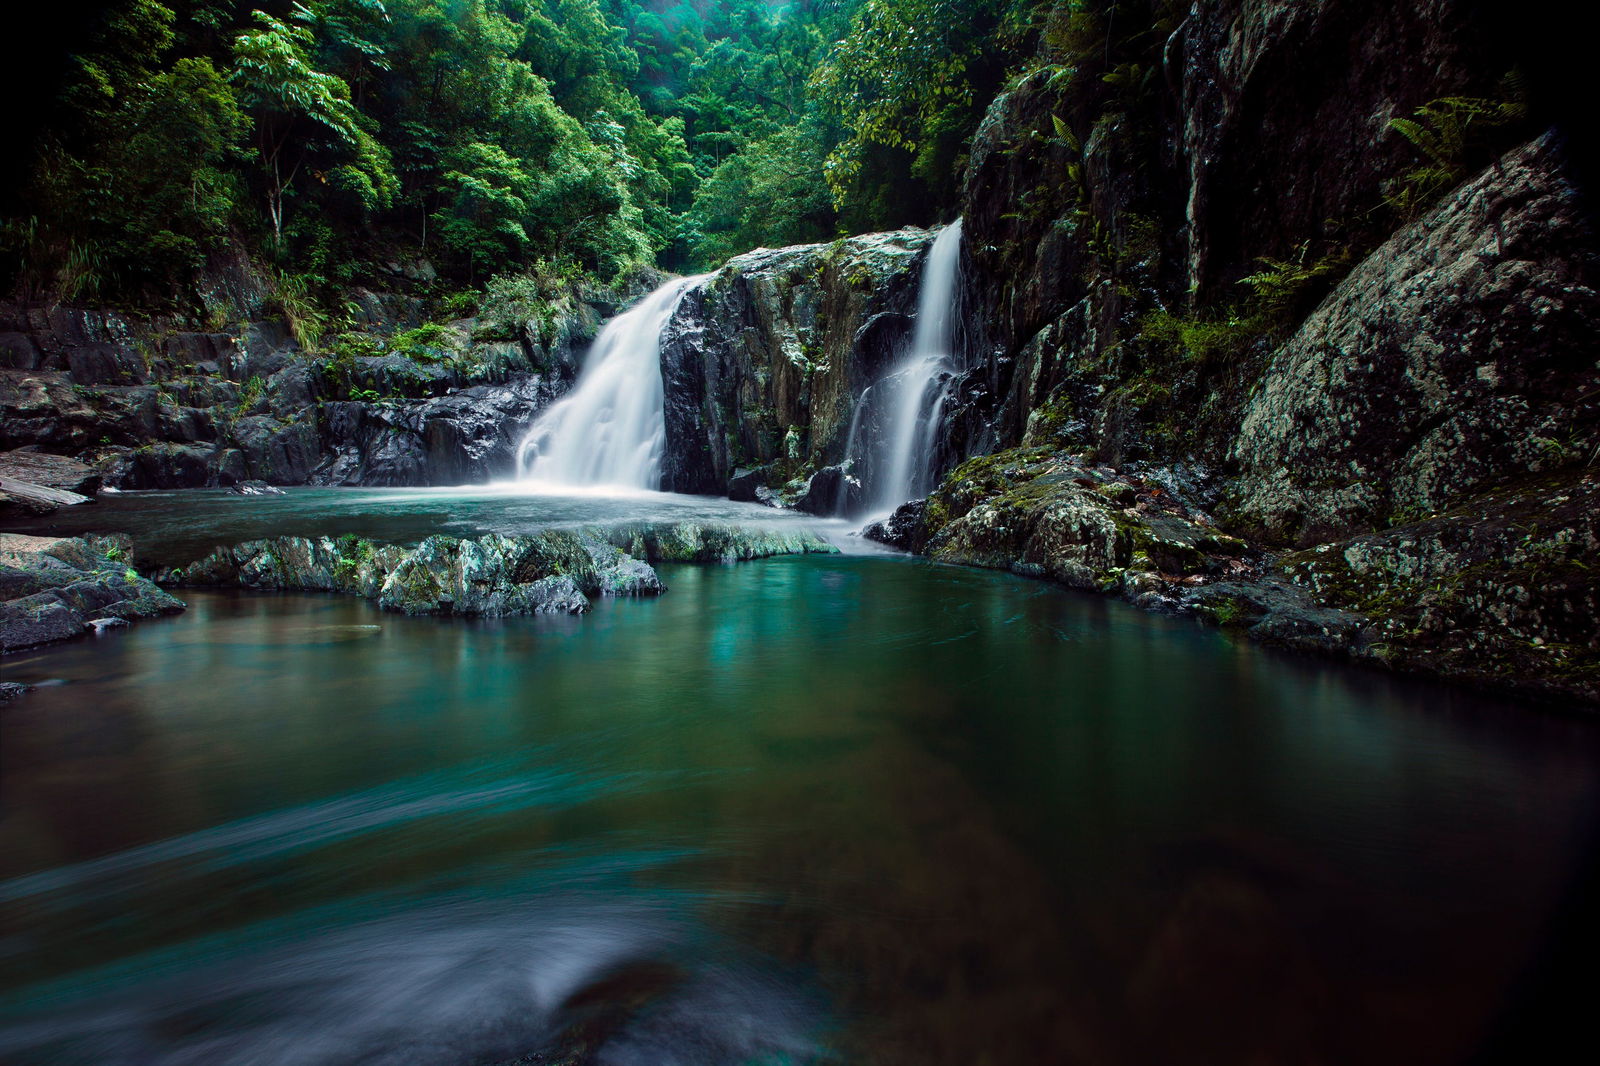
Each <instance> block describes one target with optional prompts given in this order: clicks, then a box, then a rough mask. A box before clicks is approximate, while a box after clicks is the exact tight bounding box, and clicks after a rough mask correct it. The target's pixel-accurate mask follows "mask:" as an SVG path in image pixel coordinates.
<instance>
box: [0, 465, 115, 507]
mask: <svg viewBox="0 0 1600 1066" xmlns="http://www.w3.org/2000/svg"><path fill="white" fill-rule="evenodd" d="M99 489H100V474H99V473H98V472H97V471H96V470H95V469H94V468H93V467H90V466H88V465H87V464H85V463H80V462H78V461H76V460H74V459H68V458H67V457H66V456H64V455H50V454H48V453H46V452H40V451H32V450H24V451H11V452H0V518H13V517H18V518H20V517H23V516H28V515H41V514H49V513H51V512H52V511H55V510H57V509H58V508H61V507H72V506H75V505H77V504H82V503H89V502H91V498H92V497H93V496H94V494H95V493H96V492H97V491H99Z"/></svg>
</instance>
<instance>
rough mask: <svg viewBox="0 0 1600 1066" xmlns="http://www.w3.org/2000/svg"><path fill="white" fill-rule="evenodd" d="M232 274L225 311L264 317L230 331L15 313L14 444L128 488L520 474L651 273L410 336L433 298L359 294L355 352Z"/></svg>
mask: <svg viewBox="0 0 1600 1066" xmlns="http://www.w3.org/2000/svg"><path fill="white" fill-rule="evenodd" d="M241 269H242V268H241ZM244 273H245V274H246V275H248V270H245V271H244ZM401 273H403V271H402V272H401ZM413 273H416V274H417V279H416V280H420V279H421V278H422V277H423V274H425V273H426V272H415V271H414V272H413ZM407 276H408V277H409V275H407ZM219 277H220V275H219ZM223 280H224V281H226V282H227V283H226V284H223V282H222V281H219V282H218V283H219V285H222V288H223V289H226V290H227V293H224V294H223V295H222V296H219V299H224V298H225V299H224V304H223V305H219V310H222V311H224V312H226V313H227V314H229V315H232V316H235V318H234V320H237V316H241V315H243V316H257V317H247V319H246V321H245V322H244V324H243V325H242V326H240V327H238V328H236V329H235V330H234V331H232V332H201V331H197V330H195V329H194V328H193V327H194V325H195V323H193V322H188V321H184V320H179V319H173V318H169V317H157V318H152V319H148V320H147V319H134V318H129V317H126V316H123V315H119V314H116V313H111V312H93V311H85V310H76V309H70V308H61V307H51V308H41V307H30V306H20V307H17V306H12V307H7V306H0V448H13V449H15V448H24V447H29V448H37V449H40V450H41V451H44V452H51V453H57V454H60V455H67V456H76V457H78V458H80V459H82V460H83V461H84V462H86V463H88V464H90V465H91V466H92V467H93V468H94V473H95V474H97V475H98V476H100V477H101V478H103V480H104V483H105V484H106V485H108V486H111V487H115V488H122V489H157V488H195V487H202V486H219V485H220V486H229V485H234V484H237V483H239V482H241V481H245V480H261V481H265V482H268V483H271V484H275V485H298V484H307V483H315V484H350V485H438V484H460V483H462V482H469V481H483V480H487V479H490V478H493V477H504V476H509V475H510V474H512V473H513V472H514V468H515V461H514V454H513V453H514V450H515V446H516V444H517V443H518V441H519V440H520V437H521V434H522V431H523V429H524V428H525V427H526V426H527V425H528V423H529V422H531V421H532V419H533V416H534V414H536V413H537V412H538V411H539V410H540V409H541V408H542V407H543V406H544V405H546V404H547V403H549V402H550V400H551V399H552V398H553V397H554V396H555V395H557V394H558V393H559V392H560V391H561V390H562V389H563V388H564V387H566V385H568V384H570V382H571V381H572V379H573V377H574V376H575V375H576V373H577V369H578V365H579V363H580V361H581V357H582V354H583V352H584V351H585V350H586V348H587V345H588V342H589V340H590V339H592V338H593V336H594V333H595V331H596V330H597V329H598V326H599V323H600V322H601V320H602V318H603V317H605V316H609V315H610V314H613V313H615V312H616V311H617V310H618V309H619V305H620V304H621V303H623V302H625V301H626V300H627V299H628V298H629V297H630V296H631V295H637V294H638V293H639V291H641V290H642V289H645V288H648V283H649V281H651V280H653V279H652V278H651V277H649V276H645V275H641V276H640V277H639V278H637V279H634V280H633V281H632V282H629V283H627V284H624V285H623V286H622V288H620V289H619V290H617V291H598V290H590V289H587V288H584V289H581V290H577V289H575V290H573V291H570V292H564V293H561V294H558V295H555V296H552V297H550V298H549V299H546V300H543V301H542V302H541V303H540V305H539V308H538V316H537V317H536V318H529V317H527V315H530V314H533V312H532V311H528V310H527V309H526V308H524V309H522V310H521V311H519V312H518V314H520V315H522V316H523V317H520V318H519V317H515V316H512V317H507V316H508V314H510V312H505V311H504V310H503V309H502V310H501V311H498V312H496V313H495V316H494V318H493V321H480V320H479V319H477V318H467V319H459V320H456V321H455V322H452V323H450V324H449V325H448V326H445V327H439V326H430V327H428V328H427V329H426V330H421V331H418V330H416V329H411V332H409V333H407V332H405V331H406V330H407V329H408V328H411V327H415V326H417V324H418V321H419V317H420V316H421V314H422V312H423V310H424V308H423V305H422V302H421V301H420V300H419V299H418V298H415V297H407V296H403V295H401V294H398V293H375V292H372V291H370V290H366V289H361V290H357V291H356V292H355V293H353V294H352V298H351V300H350V306H351V307H352V308H356V309H358V310H359V316H358V317H359V319H360V320H361V322H362V323H363V324H364V326H365V327H366V328H367V329H368V330H369V333H367V334H364V335H361V337H362V343H361V345H357V346H356V347H355V349H354V350H352V348H351V345H352V344H353V342H350V341H348V339H345V340H340V341H338V342H336V343H327V344H325V345H324V346H322V347H321V348H319V349H314V350H308V349H306V348H305V347H304V346H302V345H301V344H300V343H299V342H298V341H297V340H296V339H295V338H294V336H293V335H292V334H291V331H290V330H289V329H288V328H287V326H286V325H285V323H283V322H280V321H276V320H273V319H268V318H261V317H258V316H260V315H261V313H262V306H261V300H260V298H259V293H257V294H255V296H251V291H252V290H251V286H250V285H246V284H244V282H243V280H242V279H241V278H228V279H223ZM256 280H257V281H259V279H256ZM397 284H403V281H401V280H400V279H399V278H398V275H397ZM241 285H242V286H243V287H242V288H241ZM235 290H237V291H235ZM219 291H220V290H219ZM228 293H231V295H228ZM241 301H242V302H241ZM341 345H343V346H344V347H343V348H342V349H341V347H340V346H341ZM363 345H364V347H363ZM369 350H370V351H371V354H366V353H367V352H368V351H369ZM3 476H8V477H10V476H14V475H11V474H6V475H3ZM23 480H26V479H23Z"/></svg>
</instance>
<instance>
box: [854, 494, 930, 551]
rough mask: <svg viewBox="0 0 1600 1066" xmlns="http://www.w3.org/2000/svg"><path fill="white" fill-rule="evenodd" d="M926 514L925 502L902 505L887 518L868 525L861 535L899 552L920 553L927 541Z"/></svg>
mask: <svg viewBox="0 0 1600 1066" xmlns="http://www.w3.org/2000/svg"><path fill="white" fill-rule="evenodd" d="M927 512H928V501H927V500H912V501H911V502H910V503H902V504H901V505H900V506H899V507H896V508H895V509H894V513H893V514H891V515H890V516H889V517H888V518H885V519H883V520H882V521H881V522H872V523H869V524H868V525H867V526H866V527H865V528H863V529H862V530H861V535H862V536H863V537H866V538H867V539H868V540H875V541H877V542H878V543H880V544H887V545H889V546H890V547H893V548H899V549H900V550H901V551H908V552H920V551H922V549H923V548H924V547H925V546H926V544H927V541H928V526H927Z"/></svg>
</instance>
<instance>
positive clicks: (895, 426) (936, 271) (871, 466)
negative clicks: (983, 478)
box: [841, 218, 961, 514]
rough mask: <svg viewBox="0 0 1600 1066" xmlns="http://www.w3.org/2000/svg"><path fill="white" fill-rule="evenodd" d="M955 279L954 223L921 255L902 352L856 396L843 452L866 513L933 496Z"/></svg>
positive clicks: (952, 370) (957, 226)
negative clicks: (855, 472) (857, 475)
mask: <svg viewBox="0 0 1600 1066" xmlns="http://www.w3.org/2000/svg"><path fill="white" fill-rule="evenodd" d="M960 277H961V220H960V219H959V218H958V219H956V220H955V221H954V222H952V223H951V224H950V225H948V226H946V227H945V228H944V229H943V230H941V231H940V233H939V236H938V237H937V238H936V239H935V240H934V242H933V247H932V248H931V249H930V250H929V252H928V262H927V265H926V266H925V267H924V268H923V271H922V288H921V291H920V292H919V293H918V296H917V319H916V330H915V332H914V333H913V335H912V339H911V348H910V350H909V351H908V352H907V353H906V354H905V356H904V357H903V358H902V359H901V360H900V361H899V362H898V363H897V364H895V366H894V369H892V370H890V371H889V372H888V373H887V374H885V375H884V376H883V377H882V378H881V379H880V380H878V381H877V382H876V383H874V384H873V385H872V386H870V387H869V388H868V389H867V390H866V391H865V392H863V393H862V394H861V399H860V401H859V402H858V403H857V405H856V411H855V415H854V416H853V418H852V419H851V423H850V438H849V442H848V443H847V445H846V448H845V454H846V455H847V456H849V457H850V458H851V459H852V460H856V461H858V462H860V461H862V460H864V462H861V465H863V466H864V467H865V474H866V477H865V482H866V501H867V503H866V510H867V512H868V513H870V514H887V513H888V512H890V511H892V510H894V508H895V507H897V506H899V505H900V504H902V503H904V502H906V501H907V500H914V499H918V498H920V497H923V496H926V495H928V493H929V492H931V491H933V488H934V485H935V480H936V478H937V475H938V473H939V471H938V469H937V465H938V464H937V456H938V446H939V425H940V422H941V421H942V419H943V415H944V408H945V405H946V404H947V403H948V402H949V399H950V392H951V385H952V384H953V382H954V380H955V375H956V372H957V370H958V369H959V367H958V366H957V364H956V359H955V343H954V342H955V317H956V297H957V286H958V285H959V283H960ZM874 424H875V425H876V432H875V433H872V432H870V431H869V427H872V426H873V425H874ZM864 434H865V435H867V436H870V437H872V438H873V440H872V441H871V443H870V445H868V446H867V447H866V449H865V451H866V454H865V455H862V454H860V453H858V451H857V449H858V447H860V446H861V445H860V444H859V443H858V439H859V438H861V437H862V436H863V435H864ZM841 502H842V501H841Z"/></svg>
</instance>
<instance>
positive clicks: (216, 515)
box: [6, 482, 873, 566]
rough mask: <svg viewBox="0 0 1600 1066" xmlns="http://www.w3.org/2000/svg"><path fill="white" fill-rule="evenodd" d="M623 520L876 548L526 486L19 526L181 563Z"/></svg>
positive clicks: (139, 507) (692, 511)
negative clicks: (254, 551) (268, 544)
mask: <svg viewBox="0 0 1600 1066" xmlns="http://www.w3.org/2000/svg"><path fill="white" fill-rule="evenodd" d="M623 522H720V523H731V524H736V525H740V526H746V527H751V528H758V529H764V528H769V527H779V528H783V527H792V526H794V525H795V524H796V523H799V524H800V525H802V526H804V527H805V528H807V529H813V530H816V531H817V532H818V533H819V534H821V535H823V536H826V537H828V538H829V539H831V540H833V541H834V542H835V543H837V544H838V545H839V546H840V547H842V548H845V549H850V550H867V551H870V550H873V545H872V544H871V542H870V541H865V542H864V541H862V540H861V538H860V537H852V536H849V535H848V534H849V533H850V532H851V530H852V528H853V527H851V526H849V525H848V524H846V523H845V522H843V521H841V520H837V519H826V518H815V517H813V516H811V515H806V514H801V513H800V512H798V511H787V510H779V509H777V508H773V507H764V506H762V505H760V504H754V503H738V502H736V501H733V500H728V499H724V498H720V497H715V496H686V495H682V494H679V493H672V492H649V491H646V490H643V489H639V490H635V491H628V490H619V489H617V488H615V487H606V488H602V489H596V490H594V491H589V492H585V491H581V490H575V489H573V488H571V487H570V486H558V487H553V488H551V489H548V490H545V491H537V490H535V489H533V488H530V486H528V485H526V484H522V483H518V482H506V483H503V484H498V485H463V486H454V487H449V488H345V487H337V488H313V487H297V488H288V489H285V490H283V493H282V494H281V495H268V496H241V495H239V494H238V493H236V492H233V491H231V490H228V489H183V490H177V491H163V492H123V493H108V494H104V495H101V496H100V497H99V498H98V499H97V500H96V502H95V503H93V504H87V505H82V506H78V507H70V508H63V509H62V510H60V511H57V512H55V513H54V514H51V515H46V516H44V517H41V518H34V519H18V520H12V521H10V522H8V523H7V525H6V529H7V530H8V531H12V532H17V533H31V534H34V535H36V536H46V535H54V536H78V535H80V534H83V533H127V534H129V535H131V536H132V537H133V540H134V547H135V552H136V554H137V556H138V558H139V561H140V563H141V565H146V564H148V565H161V566H164V565H181V564H183V563H187V562H192V561H194V560H195V559H198V558H200V557H201V556H203V555H205V554H206V553H207V552H209V551H210V550H211V549H212V548H213V547H215V546H217V545H219V544H224V545H232V544H238V543H240V542H242V541H246V540H251V539H253V538H258V537H276V536H298V537H338V536H343V535H344V534H347V533H350V534H354V535H356V536H361V537H368V538H371V539H374V540H380V541H385V542H388V543H393V544H405V545H412V544H415V543H417V542H418V541H420V540H422V539H423V538H424V537H430V536H433V535H435V534H448V535H451V536H457V537H475V536H482V535H483V534H485V533H501V534H504V535H506V536H515V535H517V534H523V533H534V532H537V531H539V530H541V529H560V528H570V527H575V526H584V525H609V524H617V523H623Z"/></svg>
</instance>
